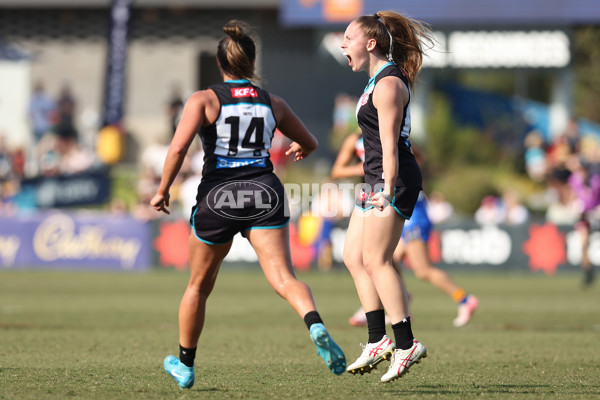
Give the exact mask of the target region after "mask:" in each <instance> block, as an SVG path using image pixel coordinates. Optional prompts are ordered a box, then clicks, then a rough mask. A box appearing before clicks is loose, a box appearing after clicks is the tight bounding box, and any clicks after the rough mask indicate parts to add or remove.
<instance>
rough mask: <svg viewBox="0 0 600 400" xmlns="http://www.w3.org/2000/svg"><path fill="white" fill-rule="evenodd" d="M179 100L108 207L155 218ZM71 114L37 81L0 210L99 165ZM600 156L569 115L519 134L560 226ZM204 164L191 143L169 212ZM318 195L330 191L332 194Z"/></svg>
mask: <svg viewBox="0 0 600 400" xmlns="http://www.w3.org/2000/svg"><path fill="white" fill-rule="evenodd" d="M183 104H184V99H183V97H182V92H181V89H180V88H179V87H178V86H176V85H175V86H173V87H172V90H171V94H170V97H169V98H168V99H166V101H165V118H166V119H168V123H169V129H170V132H168V133H167V132H165V140H164V141H163V143H154V144H152V145H150V146H147V147H146V148H145V149H142V152H141V154H140V157H139V161H138V170H139V179H137V180H136V182H137V183H136V188H135V192H136V193H135V195H136V198H137V204H131V203H129V204H127V203H126V202H125V201H124V200H123V199H113V201H112V202H111V204H110V205H109V209H110V210H112V211H114V212H124V211H127V212H131V213H132V214H133V215H135V216H137V217H139V218H141V219H143V220H149V219H153V218H157V217H158V214H157V213H155V212H153V211H152V210H151V209H150V208H149V207H148V206H147V205H148V202H149V200H150V199H151V197H152V196H153V195H154V193H156V189H157V187H158V184H159V182H160V177H161V173H162V165H163V162H164V159H165V157H166V153H167V150H168V142H169V141H170V139H171V137H172V135H173V134H174V132H175V129H176V127H177V123H178V121H179V118H180V116H181V112H182V109H183ZM355 104H356V99H355V98H354V97H352V96H350V95H347V94H344V93H342V94H340V95H339V96H338V97H337V98H336V100H335V104H334V110H333V116H332V117H333V118H332V130H331V133H330V135H329V138H330V143H329V147H330V149H331V151H332V153H333V156H335V154H336V151H337V149H339V148H340V146H341V143H342V141H343V140H344V139H345V137H346V136H347V135H348V134H349V133H350V132H353V131H355V130H356V119H355V117H354V108H355ZM76 113H77V101H76V98H75V96H74V94H73V92H72V89H71V87H70V86H69V85H68V84H65V85H63V87H62V88H61V89H60V91H59V93H57V94H56V96H52V95H51V94H49V93H47V91H46V90H45V88H44V85H43V83H42V82H38V83H36V84H35V85H34V88H33V92H32V96H31V100H30V105H29V123H30V127H31V137H32V143H31V145H30V147H29V148H17V149H12V150H9V149H8V147H7V145H6V140H5V137H4V136H3V135H2V134H0V183H1V186H0V198H1V203H0V206H1V207H0V213H2V214H11V213H13V212H14V201H13V200H14V197H15V195H16V194H17V193H18V191H19V186H20V182H21V181H22V180H23V179H26V178H28V177H33V176H57V175H69V174H76V173H79V172H82V171H86V170H89V169H90V168H94V167H96V166H98V165H101V164H102V161H101V159H102V157H99V156H98V154H99V152H98V151H97V149H96V148H94V146H95V144H90V143H88V141H85V142H86V143H84V144H82V140H81V138H80V133H79V129H78V128H77V124H76V120H77V118H76ZM288 145H289V140H288V139H286V138H285V137H283V136H282V135H281V134H280V133H276V136H275V139H274V141H273V148H272V149H271V158H272V161H273V163H274V165H275V167H276V170H277V172H278V173H279V174H280V176H283V175H284V174H285V172H286V167H287V162H288V161H289V160H288V157H286V156H285V155H284V153H285V150H286V148H287V146H288ZM599 154H600V145H599V143H598V140H597V139H596V138H595V137H593V136H591V135H587V136H586V135H582V134H581V132H579V129H578V125H577V121H576V120H575V119H572V120H571V121H570V123H569V125H568V127H567V129H566V130H565V132H564V133H563V134H561V135H557V136H556V137H555V138H554V139H553V140H552V141H551V142H550V143H548V142H547V141H546V140H545V139H544V137H543V136H542V134H541V133H539V132H535V131H534V132H530V133H529V134H528V135H527V136H526V137H525V140H524V161H525V172H526V173H527V175H528V176H529V178H530V179H531V180H532V181H534V182H538V183H540V184H543V185H545V187H546V188H547V189H546V192H545V194H544V202H545V204H544V207H543V209H544V212H545V217H546V219H547V220H548V221H550V222H553V223H555V224H559V225H562V224H567V225H574V224H575V223H577V222H578V221H579V220H580V219H581V217H582V213H583V212H584V209H585V207H586V206H585V205H584V203H585V201H587V202H588V203H589V202H590V201H592V200H589V199H587V200H586V196H587V197H590V196H592V197H593V196H597V197H599V196H600V195H597V194H590V193H589V191H590V190H592V191H593V190H595V187H593V185H592V186H590V182H595V179H596V178H595V177H598V179H600V161H599V157H600V156H599ZM202 164H203V151H202V146H201V143H200V141H199V140H195V141H194V143H193V144H192V149H191V151H190V152H189V154H188V156H187V158H186V161H185V163H184V165H183V167H182V170H181V173H180V175H179V176H178V177H177V181H176V182H175V184H174V186H173V193H171V195H172V203H173V204H172V207H173V208H174V214H175V215H177V216H182V217H184V218H187V217H188V214H189V210H190V209H191V208H192V205H193V203H194V201H195V191H196V187H197V185H198V183H199V181H200V179H201V175H202ZM577 177H581V179H577ZM324 193H328V194H327V195H331V193H332V192H331V191H327V192H324ZM345 195H346V196H347V193H346V194H345ZM334 197H335V199H334V200H332V199H325V198H323V196H320V198H319V200H318V201H314V203H315V205H314V206H312V209H311V210H312V211H310V213H311V214H318V213H315V212H314V210H313V209H314V208H315V207H316V208H319V207H322V206H321V205H319V203H320V204H331V203H332V201H333V202H341V203H340V204H339V205H338V206H337V208H339V209H346V208H347V205H346V204H349V203H351V202H352V199H351V198H350V199H348V198H345V199H342V197H343V196H342V195H340V194H339V193H338V194H335V195H334ZM340 199H342V200H340ZM526 200H527V199H525V198H524V196H523V194H522V193H519V192H518V191H517V190H514V189H508V190H505V191H504V192H503V193H501V194H500V195H491V194H490V195H487V196H485V197H483V198H482V199H481V204H480V207H479V209H477V211H476V212H475V213H474V218H475V220H476V222H478V223H480V224H508V225H520V224H525V223H527V222H528V221H529V220H530V218H531V217H530V207H528V206H527V205H526V204H527V201H526ZM342 203H343V204H342ZM587 207H588V208H589V207H591V206H589V205H588V206H587ZM428 208H429V209H428V212H429V217H430V219H431V220H432V222H433V223H443V222H445V221H448V220H449V219H451V218H453V217H454V216H455V212H454V208H453V206H452V205H451V204H450V203H449V202H448V201H447V200H446V198H445V196H444V194H443V193H441V192H433V193H428ZM302 213H304V214H306V210H304V211H303V212H300V213H298V212H295V213H293V216H294V217H295V218H296V219H297V220H299V219H300V218H301V217H306V215H304V216H303V215H302ZM322 223H323V222H321V224H322Z"/></svg>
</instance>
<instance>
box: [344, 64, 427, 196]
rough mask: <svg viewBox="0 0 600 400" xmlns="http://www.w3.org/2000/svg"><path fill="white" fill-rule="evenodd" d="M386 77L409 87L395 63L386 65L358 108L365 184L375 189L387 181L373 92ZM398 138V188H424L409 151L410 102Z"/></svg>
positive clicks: (363, 95) (368, 87) (376, 75)
mask: <svg viewBox="0 0 600 400" xmlns="http://www.w3.org/2000/svg"><path fill="white" fill-rule="evenodd" d="M387 76H394V77H397V78H398V79H400V80H401V81H402V82H403V83H404V84H405V85H406V87H407V88H409V94H410V86H409V82H408V79H407V78H406V76H405V75H404V73H403V72H402V71H401V70H400V69H399V68H398V67H397V66H396V65H395V64H393V63H391V62H390V63H388V64H386V65H384V66H383V67H382V68H381V69H380V70H379V71H378V72H377V73H376V74H375V75H374V76H373V77H372V78H371V79H369V83H368V84H367V87H366V88H365V91H364V92H363V94H362V96H360V99H359V100H358V104H357V105H356V118H357V120H358V125H359V126H360V129H361V130H362V137H363V142H364V151H365V160H364V164H363V168H364V171H365V182H366V183H368V184H369V185H371V186H372V187H374V186H375V185H376V184H378V183H382V182H383V181H384V176H383V150H382V148H381V138H380V134H379V116H378V114H377V109H376V108H375V106H374V105H373V91H374V90H375V86H376V85H377V83H378V82H379V81H380V80H381V79H382V78H385V77H387ZM399 133H400V134H399V137H398V143H397V146H398V173H397V179H396V183H395V186H402V187H419V188H420V187H421V184H422V177H421V170H420V168H419V165H418V164H417V162H416V160H415V157H414V155H413V154H412V151H411V149H410V140H409V134H410V99H409V101H408V104H407V105H406V106H405V107H404V110H403V118H402V124H401V126H400V132H399Z"/></svg>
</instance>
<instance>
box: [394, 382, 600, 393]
mask: <svg viewBox="0 0 600 400" xmlns="http://www.w3.org/2000/svg"><path fill="white" fill-rule="evenodd" d="M577 389H578V390H577V391H575V390H568V389H564V388H560V389H558V388H556V386H553V385H537V384H531V385H500V384H490V385H473V386H472V387H461V388H456V389H452V388H451V387H448V386H447V385H420V386H419V387H415V388H413V389H409V390H406V389H405V390H393V389H389V390H383V392H385V393H395V394H401V393H403V394H454V395H460V394H483V393H513V394H552V393H560V394H569V395H598V394H600V390H599V387H598V386H597V385H594V386H593V388H592V387H590V389H591V390H589V391H582V390H581V388H577ZM592 389H595V390H592Z"/></svg>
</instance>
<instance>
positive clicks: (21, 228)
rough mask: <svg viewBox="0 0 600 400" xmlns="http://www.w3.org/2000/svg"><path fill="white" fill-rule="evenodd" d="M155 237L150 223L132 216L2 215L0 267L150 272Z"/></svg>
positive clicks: (0, 226)
mask: <svg viewBox="0 0 600 400" xmlns="http://www.w3.org/2000/svg"><path fill="white" fill-rule="evenodd" d="M150 235H151V229H150V226H149V225H148V224H146V223H144V222H141V221H138V220H135V219H133V218H131V217H129V216H112V215H104V214H83V213H82V214H65V213H59V212H55V213H48V214H38V215H32V216H30V217H19V218H1V217H0V269H23V268H38V269H40V268H41V269H43V268H48V269H81V270H87V269H90V270H98V269H103V270H118V271H133V270H135V271H141V270H146V269H148V268H149V267H150V266H151V265H152V262H151V255H152V250H151V248H150Z"/></svg>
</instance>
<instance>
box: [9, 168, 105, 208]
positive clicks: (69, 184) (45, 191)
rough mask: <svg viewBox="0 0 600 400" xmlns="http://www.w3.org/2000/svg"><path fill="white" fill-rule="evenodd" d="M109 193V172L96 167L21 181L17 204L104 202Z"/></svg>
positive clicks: (45, 205) (44, 205) (54, 205)
mask: <svg viewBox="0 0 600 400" xmlns="http://www.w3.org/2000/svg"><path fill="white" fill-rule="evenodd" d="M109 196H110V173H109V170H108V168H99V169H94V170H89V171H85V172H82V173H79V174H70V175H57V176H38V177H35V178H27V179H23V180H22V181H21V192H20V193H19V195H18V196H17V198H16V202H17V204H18V205H19V206H24V205H25V204H24V203H27V207H20V208H31V207H33V208H61V207H73V206H89V205H99V204H104V203H106V202H107V201H108V199H109Z"/></svg>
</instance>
